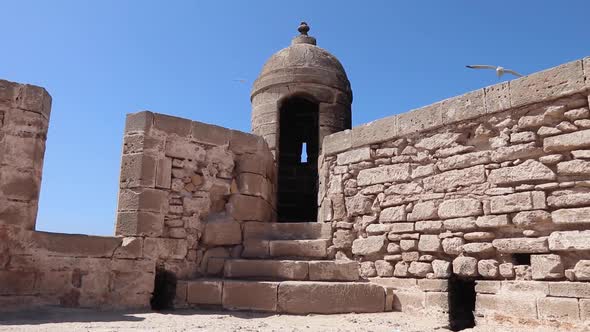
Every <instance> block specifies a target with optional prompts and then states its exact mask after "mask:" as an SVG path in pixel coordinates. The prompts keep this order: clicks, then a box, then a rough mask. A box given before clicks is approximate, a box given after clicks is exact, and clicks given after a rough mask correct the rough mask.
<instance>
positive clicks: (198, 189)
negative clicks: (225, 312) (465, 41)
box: [0, 24, 590, 326]
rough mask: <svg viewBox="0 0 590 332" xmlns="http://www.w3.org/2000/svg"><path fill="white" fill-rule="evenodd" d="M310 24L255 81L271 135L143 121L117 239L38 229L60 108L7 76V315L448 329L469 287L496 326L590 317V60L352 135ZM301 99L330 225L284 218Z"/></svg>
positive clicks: (346, 104) (124, 183)
mask: <svg viewBox="0 0 590 332" xmlns="http://www.w3.org/2000/svg"><path fill="white" fill-rule="evenodd" d="M308 30H309V29H308V28H307V27H306V25H303V24H302V26H301V27H300V32H301V33H302V35H301V36H298V37H296V38H295V39H294V41H293V45H292V46H290V47H289V48H286V49H285V50H282V51H280V52H279V53H277V54H278V55H277V56H275V57H273V58H271V61H270V62H269V63H270V65H269V66H268V67H267V69H268V70H263V74H264V75H261V78H260V80H259V81H258V82H257V84H256V88H255V90H254V91H253V108H254V110H255V112H254V115H253V127H254V128H255V131H256V133H257V134H259V135H260V136H258V135H253V134H247V133H243V132H239V131H235V130H230V129H226V128H221V127H218V126H213V125H208V124H204V123H200V122H196V121H190V120H187V119H180V118H176V117H171V116H167V115H163V114H158V113H152V112H147V111H145V112H139V113H134V114H129V115H128V116H127V120H126V126H125V133H124V139H123V155H122V161H121V176H120V183H119V184H120V188H119V200H118V208H117V220H116V231H115V236H113V237H99V236H86V235H72V234H58V233H47V232H40V231H35V220H36V211H37V202H38V196H39V188H40V182H41V174H42V163H43V156H44V150H45V139H46V136H47V130H48V126H49V115H50V109H51V97H50V96H49V94H48V93H47V92H46V91H45V90H44V89H43V88H40V87H35V86H30V85H22V84H18V83H12V82H8V81H0V309H1V310H14V309H17V308H31V307H34V306H40V305H59V306H65V307H91V308H120V307H125V308H147V307H149V306H150V301H153V300H154V298H156V297H162V298H163V300H166V301H169V302H171V303H172V305H175V306H177V307H180V306H198V307H206V306H211V305H213V306H221V307H223V308H225V309H231V310H234V309H239V310H261V311H272V312H287V313H308V312H316V313H332V312H347V311H348V312H352V311H354V312H363V311H384V310H400V311H407V312H418V313H422V314H424V313H429V314H432V313H436V314H441V313H442V314H443V316H444V315H446V314H447V313H452V311H453V307H452V301H450V298H452V297H453V295H454V294H453V292H454V291H455V290H453V288H452V283H453V280H455V279H459V280H465V281H474V282H475V290H474V292H475V293H476V296H475V301H474V303H473V305H474V306H475V314H476V320H477V321H478V322H486V321H491V320H501V321H513V322H520V323H522V322H534V323H535V324H536V323H554V324H557V323H556V322H559V324H570V325H568V326H574V325H584V324H585V323H587V322H588V321H589V320H590V283H589V282H588V281H590V111H589V106H588V95H589V90H590V72H589V71H588V68H590V58H585V59H583V60H577V61H574V62H570V63H566V64H563V65H561V66H558V67H555V68H552V69H549V70H546V71H542V72H539V73H535V74H532V75H529V76H526V77H523V78H520V79H517V80H514V81H510V82H505V83H501V84H498V85H494V86H490V87H486V88H484V89H480V90H477V91H473V92H470V93H467V94H465V95H462V96H458V97H454V98H451V99H447V100H444V101H441V102H439V103H435V104H433V105H429V106H426V107H423V108H421V109H417V110H414V111H411V112H408V113H403V114H400V115H397V116H392V117H388V118H384V119H380V120H377V121H374V122H371V123H368V124H365V125H361V126H358V127H354V128H352V129H349V130H343V129H346V128H349V127H350V103H351V102H352V92H351V90H350V85H349V82H348V79H347V78H346V74H345V73H344V70H343V67H342V65H341V64H340V63H339V62H338V61H337V59H336V58H335V57H333V56H332V55H330V54H329V53H327V52H326V51H325V50H322V49H319V48H318V47H317V46H316V45H315V43H316V41H315V38H313V37H310V36H308V35H307V31H308ZM272 59H274V60H272ZM277 59H278V60H277ZM279 60H280V61H279ZM273 66H278V67H277V68H275V67H273ZM269 68H270V69H273V70H270V69H269ZM285 98H287V99H288V98H300V99H305V100H306V101H307V102H309V103H311V104H313V103H315V104H316V106H318V107H316V108H313V107H311V108H310V110H309V114H311V115H310V118H312V119H314V121H315V124H316V125H317V127H315V129H314V130H318V132H319V134H318V135H316V136H317V137H319V139H322V138H323V142H322V141H320V142H319V143H318V142H315V143H317V144H318V146H317V147H314V148H317V150H314V151H315V152H318V153H319V158H318V162H317V163H318V164H317V177H318V188H317V191H318V200H317V204H316V203H315V202H313V206H312V208H313V209H314V210H315V209H316V208H317V215H318V220H317V222H316V221H315V220H309V222H308V223H301V224H294V223H279V222H278V221H288V220H277V211H278V206H280V204H278V202H277V191H278V190H279V189H278V187H279V186H281V181H280V177H281V173H280V172H281V170H282V171H283V172H284V170H285V169H284V168H281V165H280V163H279V162H278V161H279V160H280V154H281V152H283V153H284V151H286V150H287V149H286V148H284V147H285V145H283V148H281V149H279V148H280V147H281V138H280V128H281V125H280V113H281V111H280V109H281V107H282V106H281V105H283V101H284V100H285ZM314 111H315V112H317V113H315V114H317V117H316V118H313V116H315V115H314V113H313V112H314ZM316 120H317V121H316ZM302 128H304V127H302ZM304 129H305V130H308V129H309V128H308V127H305V128H304ZM312 129H313V128H312ZM316 136H313V135H312V136H309V137H316ZM283 143H284V142H283ZM287 143H289V142H287ZM299 143H301V142H298V144H299ZM311 143H313V144H315V143H314V142H311ZM322 143H323V144H322ZM288 148H292V147H288ZM295 148H297V146H296V147H295ZM292 150H293V149H292ZM295 150H296V149H295ZM314 162H315V161H314ZM309 165H310V164H306V166H309ZM311 168H312V167H307V168H306V171H309V170H310V169H311ZM312 171H313V170H312ZM309 174H312V175H313V173H309ZM309 174H306V176H307V177H308V178H310V175H309ZM289 176H291V178H293V176H295V179H296V174H295V175H293V174H291V175H289ZM311 185H314V183H311ZM304 189H306V188H304ZM295 192H297V191H295ZM301 192H303V191H301ZM305 192H309V191H305ZM163 276H169V277H167V278H168V279H166V278H164V277H163ZM232 279H233V280H232ZM449 280H451V281H449ZM160 286H161V287H164V290H161V289H160V288H159V287H160ZM309 299H314V300H313V301H310V300H309ZM315 299H317V300H315ZM431 317H434V316H431Z"/></svg>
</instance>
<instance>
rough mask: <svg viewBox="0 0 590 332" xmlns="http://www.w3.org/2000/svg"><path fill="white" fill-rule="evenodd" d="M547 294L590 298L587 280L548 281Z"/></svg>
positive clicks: (589, 286)
mask: <svg viewBox="0 0 590 332" xmlns="http://www.w3.org/2000/svg"><path fill="white" fill-rule="evenodd" d="M549 295H550V296H557V297H576V298H585V299H588V298H590V283H587V282H569V281H563V282H552V283H549Z"/></svg>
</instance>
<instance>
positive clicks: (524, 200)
mask: <svg viewBox="0 0 590 332" xmlns="http://www.w3.org/2000/svg"><path fill="white" fill-rule="evenodd" d="M544 208H546V203H545V193H544V192H542V191H531V192H521V193H515V194H511V195H504V196H493V197H491V198H490V211H491V212H492V213H494V214H501V213H510V212H518V211H526V210H534V209H544Z"/></svg>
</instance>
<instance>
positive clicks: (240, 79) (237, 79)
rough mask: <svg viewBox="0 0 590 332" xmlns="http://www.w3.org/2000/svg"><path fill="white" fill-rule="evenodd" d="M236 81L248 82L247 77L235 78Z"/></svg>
mask: <svg viewBox="0 0 590 332" xmlns="http://www.w3.org/2000/svg"><path fill="white" fill-rule="evenodd" d="M234 82H239V83H246V79H244V78H234Z"/></svg>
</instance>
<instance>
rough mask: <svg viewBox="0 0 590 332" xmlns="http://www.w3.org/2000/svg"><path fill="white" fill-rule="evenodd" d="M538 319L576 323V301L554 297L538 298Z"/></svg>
mask: <svg viewBox="0 0 590 332" xmlns="http://www.w3.org/2000/svg"><path fill="white" fill-rule="evenodd" d="M537 306H538V308H539V309H538V310H539V318H541V319H551V320H558V321H560V322H564V321H578V320H579V319H580V312H579V309H578V300H577V299H564V298H556V297H547V298H540V299H539V300H538V302H537Z"/></svg>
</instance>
